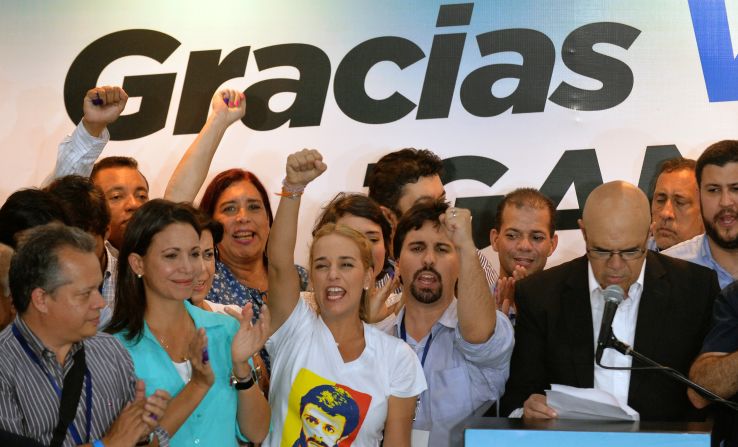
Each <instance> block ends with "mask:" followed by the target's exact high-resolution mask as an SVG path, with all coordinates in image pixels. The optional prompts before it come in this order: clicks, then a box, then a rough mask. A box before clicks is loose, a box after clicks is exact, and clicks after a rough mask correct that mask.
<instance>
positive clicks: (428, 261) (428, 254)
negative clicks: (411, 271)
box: [423, 250, 436, 267]
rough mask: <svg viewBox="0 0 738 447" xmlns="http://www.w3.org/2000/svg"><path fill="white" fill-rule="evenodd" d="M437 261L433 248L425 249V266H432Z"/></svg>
mask: <svg viewBox="0 0 738 447" xmlns="http://www.w3.org/2000/svg"><path fill="white" fill-rule="evenodd" d="M435 263H436V254H435V253H434V252H433V250H425V252H424V253H423V265H424V266H425V267H429V266H432V265H434V264H435Z"/></svg>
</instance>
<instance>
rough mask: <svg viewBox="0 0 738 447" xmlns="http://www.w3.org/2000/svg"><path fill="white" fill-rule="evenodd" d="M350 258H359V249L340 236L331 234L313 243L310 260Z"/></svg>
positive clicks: (352, 242)
mask: <svg viewBox="0 0 738 447" xmlns="http://www.w3.org/2000/svg"><path fill="white" fill-rule="evenodd" d="M344 256H350V257H352V258H355V259H359V258H360V251H359V247H358V246H357V245H356V243H355V242H354V241H353V240H351V239H349V238H347V237H346V236H342V235H340V234H336V233H331V234H328V235H326V236H323V237H321V238H320V239H318V240H317V241H315V242H313V246H312V258H313V259H317V258H338V257H344Z"/></svg>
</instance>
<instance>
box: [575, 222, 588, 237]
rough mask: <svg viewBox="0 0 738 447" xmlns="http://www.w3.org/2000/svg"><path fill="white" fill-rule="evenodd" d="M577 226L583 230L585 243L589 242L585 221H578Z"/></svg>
mask: <svg viewBox="0 0 738 447" xmlns="http://www.w3.org/2000/svg"><path fill="white" fill-rule="evenodd" d="M577 225H579V229H580V230H582V237H583V238H584V242H585V243H586V242H587V230H586V229H585V228H584V221H583V220H582V219H577Z"/></svg>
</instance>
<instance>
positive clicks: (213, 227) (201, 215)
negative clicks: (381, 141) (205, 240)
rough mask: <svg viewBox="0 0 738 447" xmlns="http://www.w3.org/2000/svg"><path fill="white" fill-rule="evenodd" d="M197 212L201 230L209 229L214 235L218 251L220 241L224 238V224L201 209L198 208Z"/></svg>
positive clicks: (214, 243)
mask: <svg viewBox="0 0 738 447" xmlns="http://www.w3.org/2000/svg"><path fill="white" fill-rule="evenodd" d="M195 212H196V214H197V221H198V222H199V223H200V231H205V230H207V231H209V232H210V234H211V235H213V245H214V246H215V247H216V249H215V251H216V253H217V251H218V248H217V246H218V243H219V242H220V241H222V240H223V231H224V230H223V224H221V223H220V222H218V221H217V220H215V219H213V217H212V216H209V215H207V214H206V213H205V212H204V211H202V210H200V209H196V210H195Z"/></svg>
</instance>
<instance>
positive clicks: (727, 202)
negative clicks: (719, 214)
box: [720, 188, 733, 208]
mask: <svg viewBox="0 0 738 447" xmlns="http://www.w3.org/2000/svg"><path fill="white" fill-rule="evenodd" d="M720 206H722V207H724V208H728V207H731V206H733V197H732V195H731V193H730V190H729V189H728V188H723V189H722V190H721V192H720Z"/></svg>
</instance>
